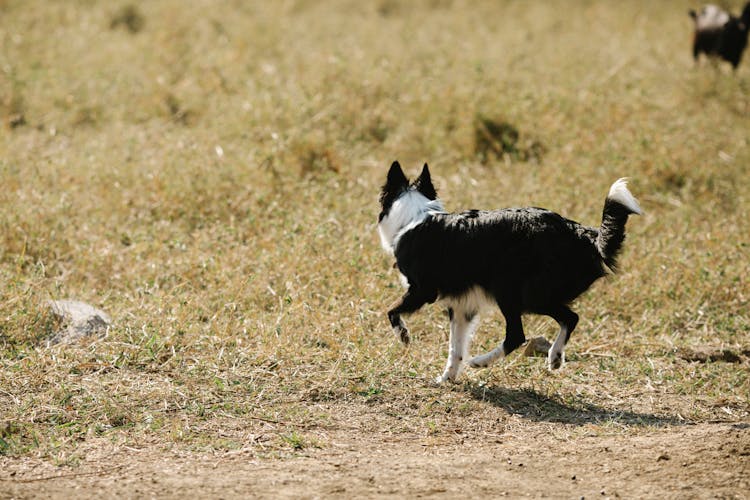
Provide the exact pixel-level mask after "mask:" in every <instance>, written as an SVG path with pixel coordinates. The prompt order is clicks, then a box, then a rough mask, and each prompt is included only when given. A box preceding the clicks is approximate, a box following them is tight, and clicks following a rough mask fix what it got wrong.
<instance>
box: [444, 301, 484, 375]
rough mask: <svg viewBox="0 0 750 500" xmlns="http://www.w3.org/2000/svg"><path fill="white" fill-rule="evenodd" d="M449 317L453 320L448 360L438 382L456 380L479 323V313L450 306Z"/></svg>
mask: <svg viewBox="0 0 750 500" xmlns="http://www.w3.org/2000/svg"><path fill="white" fill-rule="evenodd" d="M448 317H449V318H450V320H451V327H450V339H449V347H448V361H447V363H446V365H445V370H444V371H443V374H442V375H441V376H440V377H438V378H437V380H436V382H437V383H438V384H442V383H443V382H445V381H446V380H450V381H451V382H455V381H456V378H458V375H459V374H460V373H461V368H462V367H463V362H464V360H465V359H466V357H467V355H468V353H469V344H470V343H471V339H472V337H473V336H474V332H475V331H476V329H477V326H478V325H479V314H478V313H476V312H474V311H469V312H467V311H462V310H460V309H459V310H457V309H453V308H449V309H448Z"/></svg>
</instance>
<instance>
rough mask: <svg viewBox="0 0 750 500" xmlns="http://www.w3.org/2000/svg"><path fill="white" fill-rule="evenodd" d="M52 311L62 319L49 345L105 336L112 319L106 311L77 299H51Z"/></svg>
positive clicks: (49, 303)
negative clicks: (59, 327)
mask: <svg viewBox="0 0 750 500" xmlns="http://www.w3.org/2000/svg"><path fill="white" fill-rule="evenodd" d="M47 304H48V305H49V308H50V312H51V313H52V314H53V315H54V316H55V317H56V318H57V319H58V320H59V321H60V324H61V327H62V328H61V329H60V330H59V331H57V332H55V334H54V335H52V337H51V338H50V339H49V341H48V342H47V344H48V345H55V344H70V343H72V342H75V341H76V340H79V339H81V338H84V337H91V336H95V335H96V336H100V337H101V336H104V335H106V334H107V331H108V329H109V326H110V325H111V324H112V320H111V319H110V317H109V315H108V314H107V313H105V312H104V311H102V310H100V309H97V308H95V307H93V306H90V305H88V304H86V303H85V302H79V301H77V300H50V301H49V302H48V303H47Z"/></svg>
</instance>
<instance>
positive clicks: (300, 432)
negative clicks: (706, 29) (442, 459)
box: [0, 0, 750, 497]
mask: <svg viewBox="0 0 750 500" xmlns="http://www.w3.org/2000/svg"><path fill="white" fill-rule="evenodd" d="M696 6H697V5H695V4H692V3H690V2H686V1H661V2H650V1H628V2H594V1H587V0H580V1H578V0H577V1H572V0H566V1H562V0H560V1H551V2H527V1H521V0H518V1H513V0H507V1H480V0H477V1H469V0H466V1H461V0H415V1H409V2H406V1H403V2H399V1H395V0H375V1H372V2H358V1H354V0H331V1H325V2H316V1H312V0H297V1H291V0H290V1H278V2H255V1H251V2H246V1H239V0H235V1H226V2H216V1H208V0H203V1H195V2H182V1H179V0H158V1H157V0H154V1H148V2H136V3H133V4H132V5H131V4H128V3H127V2H102V1H99V2H97V1H94V0H75V1H73V0H70V1H42V0H23V1H21V0H0V43H1V46H2V51H1V52H0V117H1V118H2V120H3V126H2V129H0V463H2V464H3V467H2V468H4V469H6V470H11V469H14V470H17V471H18V473H19V477H22V476H23V477H32V476H33V472H34V470H36V469H33V468H32V467H31V466H30V465H28V467H27V464H43V465H44V466H45V467H52V468H53V469H59V468H73V469H74V470H83V469H85V467H87V466H88V465H90V463H91V460H92V459H91V457H94V456H100V455H102V454H103V453H104V451H102V450H109V451H107V453H127V451H123V450H133V449H139V450H148V453H150V454H151V455H149V456H153V457H154V460H157V461H158V460H159V457H160V456H162V455H167V454H169V453H178V452H179V453H184V454H188V455H190V454H195V456H205V454H213V455H212V456H223V455H222V454H230V453H232V452H238V451H241V452H242V453H244V454H246V455H249V456H251V457H253V459H259V460H266V459H267V460H272V461H275V460H278V459H281V462H280V463H282V464H283V463H291V462H289V461H294V460H296V459H297V458H298V457H299V456H300V455H303V456H304V457H307V458H309V457H312V458H314V457H315V454H316V453H322V454H325V453H331V450H333V449H335V443H336V442H337V440H339V439H344V438H342V437H341V436H349V438H351V440H353V441H356V439H355V438H354V437H352V436H353V435H354V434H358V433H359V434H363V435H364V434H367V435H371V436H382V435H388V436H391V437H392V438H393V439H403V440H404V441H405V442H410V441H408V440H409V439H411V438H412V437H413V438H414V439H418V440H422V441H421V442H422V444H424V443H425V442H426V443H427V445H426V446H432V447H437V449H438V450H439V449H440V446H442V444H441V443H443V442H444V440H450V439H453V437H455V429H456V428H457V427H460V428H461V429H462V433H463V435H464V436H469V437H473V438H476V439H477V440H479V439H482V437H483V436H486V435H488V434H491V435H498V436H501V438H499V439H505V438H507V437H508V436H506V437H502V436H504V432H506V431H507V429H508V428H509V427H508V426H509V425H511V423H513V429H514V432H517V433H521V434H523V432H524V429H536V431H534V432H541V431H539V430H538V427H534V426H538V424H539V422H542V423H543V424H544V426H545V427H544V429H547V430H548V431H549V432H551V433H552V434H554V435H556V436H561V439H563V440H565V441H567V442H568V443H569V446H573V447H574V446H575V441H576V439H577V438H579V437H581V436H583V435H586V436H588V435H593V436H603V437H602V439H615V440H616V439H623V440H633V439H637V438H638V436H641V435H643V434H644V433H645V434H647V435H654V434H655V435H658V434H659V433H660V432H661V431H662V430H663V429H676V428H679V427H678V426H680V425H686V424H689V425H709V424H716V425H719V424H718V423H727V424H730V425H733V426H735V427H734V428H735V429H745V430H744V431H737V432H740V434H741V436H740V437H739V438H737V439H739V440H740V441H742V442H745V443H748V442H750V438H749V437H748V431H747V430H746V429H747V424H748V423H750V402H749V400H748V398H749V395H750V377H749V375H748V367H749V366H750V334H749V333H748V332H749V331H750V312H749V309H750V307H749V304H748V302H749V301H750V281H749V279H748V275H749V274H750V258H749V257H748V256H749V255H750V195H749V193H750V169H749V168H748V165H750V144H749V141H750V61H748V60H746V61H745V63H744V64H742V65H740V67H739V69H738V71H737V72H736V73H735V74H733V73H732V72H731V70H730V69H729V67H725V66H724V65H720V64H715V65H712V64H710V63H708V62H707V61H701V63H700V64H698V65H695V64H694V63H693V60H692V57H691V53H690V43H691V30H692V26H691V21H690V19H689V17H688V16H687V9H688V8H691V7H696ZM730 7H731V8H732V10H733V11H735V12H737V11H739V9H740V7H741V5H739V4H738V3H737V2H733V3H731V4H730ZM498 124H506V125H510V126H512V127H513V128H514V129H515V131H517V134H518V137H517V140H515V136H513V134H512V133H511V134H510V135H511V136H512V137H511V139H507V140H506V139H503V137H499V136H493V134H492V130H491V129H492V128H493V126H495V125H498ZM508 129H509V127H507V126H506V130H508ZM488 136H489V140H488ZM506 143H507V144H506ZM487 144H489V146H488V145H487ZM498 145H501V146H503V145H505V146H506V147H505V149H504V150H503V151H504V152H503V151H500V150H499V148H498ZM394 159H398V160H400V162H401V163H402V165H404V166H405V168H406V170H407V172H408V173H409V174H411V175H416V173H418V169H419V168H420V167H421V165H422V164H423V163H424V162H428V163H429V164H430V168H431V170H432V173H433V179H434V180H435V182H436V187H437V189H438V192H439V194H440V196H441V198H442V199H443V200H444V202H445V205H446V207H447V208H448V209H450V210H458V209H463V208H470V207H477V208H496V207H503V206H518V205H536V206H542V207H546V208H549V209H552V210H555V211H558V212H560V213H562V214H564V215H566V216H568V217H570V218H573V219H575V220H578V221H580V222H583V223H586V224H589V225H598V224H599V222H600V217H601V209H602V205H603V201H604V197H605V195H606V192H607V189H608V188H609V185H610V184H611V183H612V182H613V181H614V180H615V179H617V178H618V177H623V176H628V177H629V178H630V188H631V191H632V192H633V193H634V194H635V196H636V197H637V198H638V199H639V200H640V202H641V205H642V207H643V208H644V210H645V214H644V216H643V217H632V218H631V219H630V221H629V223H628V228H627V229H628V239H627V242H626V245H625V249H624V252H623V255H622V257H621V259H620V265H621V271H620V272H619V273H618V274H617V275H614V276H611V277H609V278H607V279H605V280H601V281H600V282H598V283H597V284H596V285H595V286H594V287H593V288H592V289H591V290H590V291H589V292H588V293H587V294H586V295H584V296H583V297H582V298H581V299H580V300H578V301H577V302H576V304H575V306H574V309H575V310H576V311H577V312H578V313H579V314H580V316H581V322H580V323H579V326H578V328H577V330H576V332H575V333H574V335H573V337H572V338H571V341H570V343H569V344H568V348H567V352H566V354H567V359H568V363H567V365H566V367H565V368H564V369H563V370H562V371H561V372H559V373H550V372H548V371H547V370H546V368H545V366H544V360H543V359H542V358H526V357H522V356H521V355H513V356H511V357H510V358H509V359H507V360H506V361H505V362H503V363H500V364H498V365H496V366H494V367H492V368H491V369H489V370H484V371H470V372H467V373H466V374H465V375H464V376H463V377H462V379H461V383H459V384H457V385H449V386H445V387H434V386H432V385H431V382H430V381H431V380H432V379H433V378H434V377H435V376H436V375H438V374H439V372H440V370H441V368H442V365H443V363H444V360H445V356H446V354H447V335H448V333H447V320H446V318H445V313H444V311H441V310H440V308H439V307H436V306H432V307H428V308H425V309H424V310H422V311H421V312H419V313H418V314H416V315H414V316H413V317H411V318H410V321H409V325H410V328H411V331H412V334H413V336H414V339H413V343H412V345H411V346H410V347H409V348H408V349H404V348H403V347H402V346H401V345H400V344H399V343H398V342H397V340H396V339H395V338H394V337H393V335H392V333H391V330H390V327H389V325H388V323H387V320H386V317H385V310H386V309H387V307H388V305H389V304H390V303H391V302H392V301H393V300H395V299H396V298H397V297H398V296H399V294H400V293H401V289H400V286H399V283H398V279H397V276H396V273H395V272H394V271H393V270H392V269H391V266H392V262H391V261H390V260H389V258H388V257H387V256H386V255H385V254H384V252H383V251H382V249H381V248H380V243H379V240H378V237H377V231H376V225H375V222H376V216H377V213H378V210H379V207H378V203H377V197H378V194H379V188H380V185H381V184H382V183H383V181H384V178H385V173H386V170H387V167H388V166H389V165H390V163H391V161H393V160H394ZM68 298H71V299H77V300H82V301H85V302H88V303H90V304H92V305H95V306H96V307H99V308H101V309H103V310H104V311H106V312H107V313H108V314H110V315H111V316H112V318H113V326H112V327H111V328H110V330H109V332H108V334H107V335H106V337H104V338H97V339H91V340H89V341H84V342H80V343H78V344H75V345H67V346H53V347H47V345H46V342H45V340H46V339H47V338H48V337H49V336H50V335H51V334H52V333H53V331H54V329H55V327H56V325H55V323H54V321H53V319H52V318H51V317H50V315H49V313H48V311H47V308H46V306H45V304H46V302H47V301H48V300H50V299H68ZM525 327H526V333H527V337H534V336H538V335H544V336H546V337H547V338H551V337H552V336H553V334H554V333H555V332H556V325H555V324H554V323H553V322H552V321H551V320H549V319H546V318H535V317H528V318H527V319H526V320H525ZM503 332H504V325H503V322H502V316H501V315H500V314H499V312H498V313H496V314H494V315H492V316H490V317H486V318H485V319H484V320H483V322H482V325H481V326H480V329H479V333H478V338H477V340H476V341H475V344H474V349H475V350H476V351H477V352H479V351H480V350H486V349H489V348H492V347H494V346H495V345H496V344H497V343H498V342H499V341H500V340H501V339H502V334H503ZM347 429H350V430H351V429H355V430H356V431H351V432H350V433H349V434H347V432H348V431H347ZM545 432H547V431H545ZM664 432H667V431H664ZM707 432H708V431H707ZM352 433H353V434H352ZM670 435H671V434H670ZM710 437H711V439H718V440H719V442H718V443H717V446H719V445H723V444H724V443H723V442H721V441H720V440H721V439H722V438H720V437H716V435H715V434H711V436H710ZM467 439H468V438H467ZM725 439H729V438H725ZM732 439H734V438H732ZM345 440H346V439H345ZM441 440H443V441H441ZM743 440H744V441H743ZM745 451H750V444H748V445H747V449H746V450H745ZM741 452H742V450H740V452H738V453H740V455H737V456H735V457H734V458H733V459H732V460H733V461H732V463H736V464H738V465H737V467H742V468H743V469H744V470H745V472H747V455H742V453H741ZM548 453H550V455H549V456H547V457H546V458H547V460H549V461H553V460H554V459H555V455H554V451H553V450H550V451H549V452H548ZM117 456H119V455H117ZM662 462H664V463H666V462H665V461H662ZM662 462H660V463H662ZM673 462H674V461H673ZM24 464H26V465H24ZM87 464H88V465H87ZM743 464H744V465H743ZM674 465H675V466H677V465H678V464H674ZM35 466H36V465H35ZM714 466H715V465H714ZM24 467H27V468H24ZM40 467H41V465H40ZM709 467H711V466H709V465H708V464H705V469H706V470H705V471H704V472H705V473H706V474H708V472H709V470H708V469H709ZM81 468H83V469H81ZM66 470H67V469H66ZM734 470H736V471H739V470H740V469H734ZM0 474H3V473H0ZM24 474H26V476H24ZM738 477H739V476H738V475H735V476H733V477H732V479H731V481H730V482H728V483H726V484H723V486H722V487H724V488H726V489H725V490H721V491H722V492H723V493H724V494H726V495H728V496H732V495H736V496H740V497H741V496H742V495H743V494H746V491H747V490H744V491H745V493H742V491H743V489H742V487H741V484H742V483H739V482H738V481H740V479H737V478H738ZM0 480H2V481H6V483H5V484H10V483H7V481H9V480H10V479H9V478H8V477H7V476H5V475H4V476H3V477H2V478H0ZM707 484H708V485H709V486H711V485H710V484H709V483H707ZM745 485H747V483H745ZM16 486H17V487H18V488H21V487H22V486H20V483H16ZM48 486H49V485H48ZM30 491H33V490H30ZM363 491H364V492H366V491H365V490H363ZM624 491H625V492H627V490H624ZM707 491H708V490H707ZM24 492H25V494H28V491H27V490H23V489H19V490H17V493H19V494H21V495H23V494H24ZM415 492H417V490H413V491H411V492H410V493H412V494H413V493H415ZM50 493H53V494H54V493H55V490H54V489H52V490H50ZM57 493H60V492H59V491H57ZM401 493H404V491H402V492H401ZM407 493H408V492H407ZM447 493H450V490H449V491H448V492H447ZM532 493H533V492H532ZM697 494H698V496H702V495H701V491H697Z"/></svg>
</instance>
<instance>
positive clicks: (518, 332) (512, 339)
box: [469, 309, 526, 368]
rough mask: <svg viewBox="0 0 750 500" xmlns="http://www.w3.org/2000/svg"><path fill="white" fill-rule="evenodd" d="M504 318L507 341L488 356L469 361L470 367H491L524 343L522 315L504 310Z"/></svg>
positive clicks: (484, 355) (476, 357)
mask: <svg viewBox="0 0 750 500" xmlns="http://www.w3.org/2000/svg"><path fill="white" fill-rule="evenodd" d="M502 311H503V316H505V340H503V342H502V343H501V344H500V345H499V346H498V347H496V348H495V349H493V350H491V351H490V352H488V353H486V354H482V355H480V356H475V357H474V358H472V359H471V361H469V365H471V367H472V368H485V367H487V366H490V365H491V364H493V363H494V362H495V361H497V360H498V359H500V358H502V357H505V356H507V355H508V354H510V353H511V352H513V351H514V350H516V348H518V346H520V345H521V344H523V343H524V341H525V340H526V337H525V336H524V334H523V323H522V322H521V314H520V313H517V312H513V313H511V312H509V311H507V310H505V309H502Z"/></svg>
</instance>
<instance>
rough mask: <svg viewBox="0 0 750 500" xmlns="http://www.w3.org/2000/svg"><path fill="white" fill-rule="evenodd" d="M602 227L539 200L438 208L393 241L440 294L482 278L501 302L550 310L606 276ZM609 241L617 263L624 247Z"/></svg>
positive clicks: (412, 269)
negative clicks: (498, 206) (449, 210)
mask: <svg viewBox="0 0 750 500" xmlns="http://www.w3.org/2000/svg"><path fill="white" fill-rule="evenodd" d="M598 237H599V230H597V229H594V228H589V227H584V226H582V225H580V224H578V223H577V222H574V221H571V220H569V219H566V218H564V217H562V216H560V215H558V214H556V213H554V212H551V211H549V210H544V209H541V208H509V209H504V210H493V211H479V210H470V211H467V212H463V213H458V214H433V215H430V216H428V217H427V218H426V219H425V220H424V221H423V222H422V223H421V224H419V225H418V226H416V227H415V228H413V229H412V230H410V231H407V232H406V233H405V234H404V235H403V236H402V237H401V239H400V240H399V244H398V246H397V247H396V249H395V256H396V262H397V266H398V268H399V270H400V271H401V273H402V274H403V275H404V276H406V278H407V280H408V281H409V283H410V284H412V285H413V286H416V287H418V288H419V289H422V290H425V291H427V290H429V291H430V292H431V293H430V295H434V296H435V298H437V297H459V296H461V295H463V294H465V293H466V292H467V291H468V289H469V288H471V287H474V286H480V287H481V288H483V289H484V290H485V291H486V292H487V293H488V294H489V295H491V296H493V297H494V298H495V300H496V301H497V302H498V303H499V304H507V305H508V306H511V307H510V308H512V309H514V310H519V311H522V312H533V313H540V314H545V313H546V312H547V311H549V309H550V307H553V306H556V305H558V304H561V303H562V304H567V303H569V302H571V301H572V300H573V299H575V298H576V297H578V296H579V295H580V294H581V293H583V292H584V291H586V290H587V289H588V288H589V287H590V286H591V284H592V283H593V282H594V281H595V280H597V279H598V278H600V277H602V276H604V274H605V268H604V267H603V266H602V255H601V254H600V253H599V250H598V247H597V238H598ZM621 242H622V239H620V240H619V241H618V242H617V243H618V244H617V245H616V246H617V248H614V247H613V248H609V249H608V252H609V256H610V258H609V259H607V260H609V261H611V262H612V263H614V258H615V256H616V254H617V251H619V244H620V243H621Z"/></svg>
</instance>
